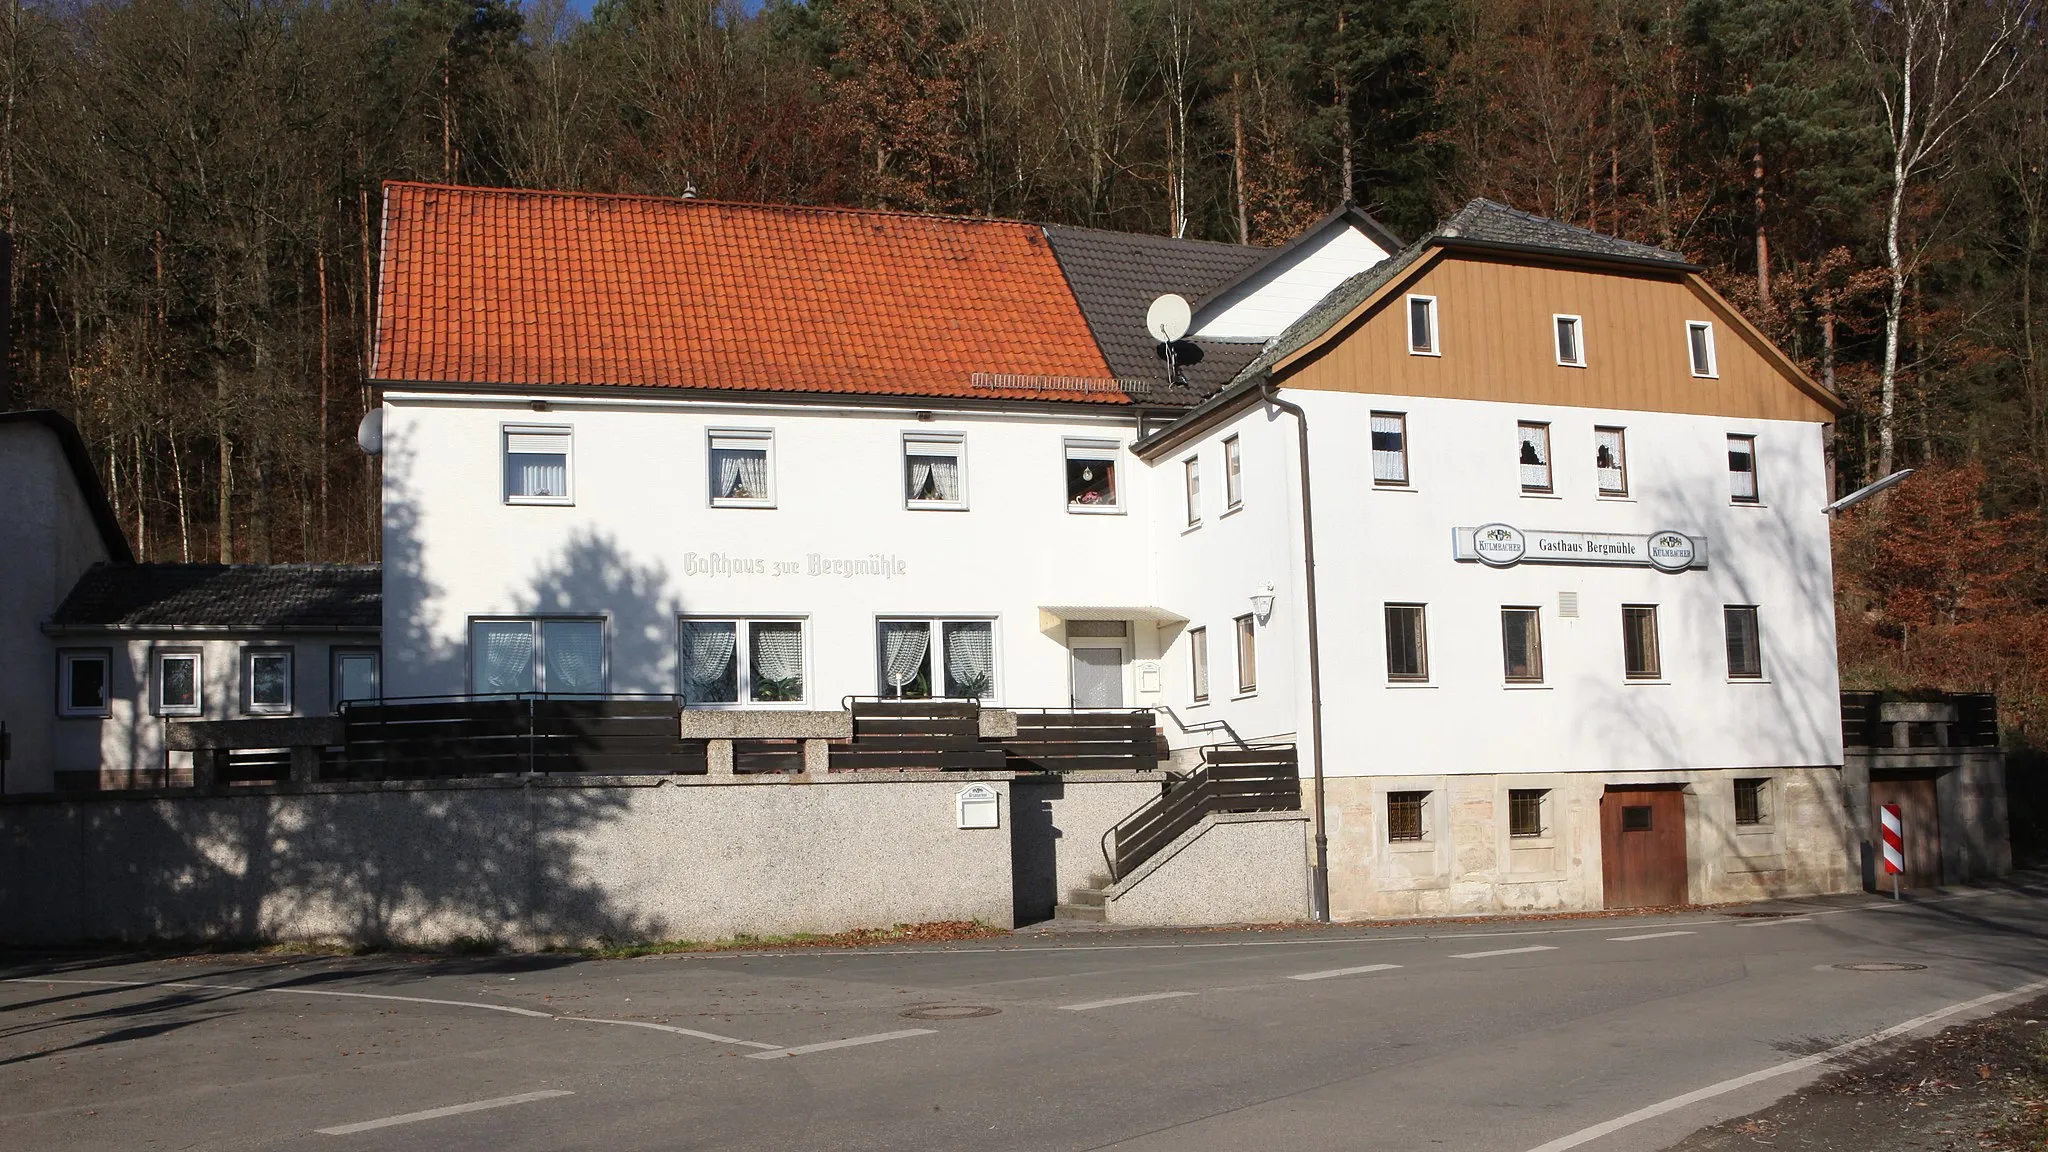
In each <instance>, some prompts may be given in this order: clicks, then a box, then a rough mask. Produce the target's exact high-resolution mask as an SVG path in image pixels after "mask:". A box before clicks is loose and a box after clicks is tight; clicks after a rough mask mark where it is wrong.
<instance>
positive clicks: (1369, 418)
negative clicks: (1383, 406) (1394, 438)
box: [1365, 412, 1414, 488]
mask: <svg viewBox="0 0 2048 1152" xmlns="http://www.w3.org/2000/svg"><path fill="white" fill-rule="evenodd" d="M1375 420H1395V421H1399V422H1400V425H1401V429H1400V436H1401V478H1400V479H1398V480H1383V479H1381V478H1380V470H1379V466H1378V458H1379V449H1378V448H1375V447H1373V443H1372V438H1373V436H1374V435H1376V434H1377V432H1378V429H1375V428H1374V427H1373V426H1372V425H1373V421H1375ZM1365 453H1366V462H1367V463H1368V464H1369V465H1371V466H1372V483H1373V487H1375V488H1406V487H1408V486H1409V482H1410V481H1411V480H1412V479H1414V476H1413V474H1412V473H1411V472H1410V471H1409V468H1408V414H1407V413H1406V412H1368V413H1366V417H1365Z"/></svg>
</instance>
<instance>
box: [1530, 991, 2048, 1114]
mask: <svg viewBox="0 0 2048 1152" xmlns="http://www.w3.org/2000/svg"><path fill="white" fill-rule="evenodd" d="M2043 988H2048V980H2036V981H2034V982H2033V983H2031V984H2022V985H2020V986H2019V987H2017V988H2008V989H2006V990H2005V991H2003V992H1991V993H1987V994H1985V995H1983V996H1979V997H1977V998H1976V999H1975V1000H1965V1001H1963V1002H1961V1003H1959V1004H1951V1005H1949V1006H1948V1007H1946V1008H1937V1009H1935V1010H1934V1011H1932V1012H1929V1013H1928V1014H1927V1015H1925V1016H1915V1017H1913V1018H1912V1019H1911V1020H1908V1021H1906V1022H1905V1023H1903V1024H1894V1025H1892V1026H1891V1027H1889V1028H1886V1029H1884V1030H1883V1031H1881V1032H1872V1033H1871V1034H1870V1035H1868V1036H1864V1037H1860V1038H1858V1039H1855V1040H1850V1041H1847V1042H1845V1043H1841V1044H1837V1045H1835V1046H1834V1047H1833V1048H1830V1049H1828V1050H1827V1051H1825V1052H1816V1053H1814V1054H1813V1055H1811V1056H1801V1057H1800V1058H1799V1059H1797V1060H1787V1061H1786V1062H1784V1063H1783V1064H1773V1065H1771V1066H1770V1067H1768V1068H1759V1069H1758V1070H1756V1071H1755V1072H1751V1073H1749V1074H1748V1075H1746V1076H1736V1077H1733V1078H1732V1079H1728V1080H1723V1081H1721V1082H1720V1083H1718V1084H1709V1085H1707V1086H1706V1087H1705V1088H1696V1089H1694V1090H1693V1091H1691V1092H1687V1093H1685V1094H1684V1095H1682V1096H1673V1097H1672V1098H1670V1099H1669V1100H1660V1101H1658V1102H1657V1103H1655V1104H1652V1105H1650V1106H1648V1107H1646V1108H1638V1109H1636V1110H1635V1111H1633V1112H1630V1113H1628V1114H1627V1115H1624V1116H1616V1117H1615V1118H1614V1119H1612V1120H1607V1121H1603V1122H1601V1123H1599V1124H1595V1125H1593V1126H1592V1127H1590V1128H1581V1129H1579V1130H1578V1131H1577V1132H1574V1133H1572V1134H1571V1135H1569V1136H1560V1137H1558V1138H1557V1139H1555V1140H1552V1141H1551V1142H1549V1143H1548V1144H1538V1145H1537V1146H1536V1147H1534V1148H1532V1149H1530V1150H1529V1152H1565V1149H1567V1148H1577V1147H1578V1146H1579V1145H1581V1144H1586V1143H1589V1142H1591V1141H1594V1140H1598V1139H1600V1138H1601V1137H1602V1136H1606V1135H1608V1134H1610V1133H1613V1132H1619V1131H1621V1130H1622V1129H1623V1128H1627V1127H1630V1126H1632V1125H1635V1124H1640V1123H1642V1122H1643V1121H1645V1120H1653V1119H1655V1118H1657V1117H1659V1116H1662V1115H1664V1114H1665V1113H1668V1112H1676V1111H1678V1110H1679V1109H1680V1108H1684V1107H1686V1106H1687V1105H1690V1104H1697V1103H1699V1102H1700V1101H1702V1100H1711V1099H1713V1098H1714V1097H1716V1096H1723V1095H1726V1094H1727V1093H1730V1092H1733V1091H1735V1090H1736V1089H1738V1088H1747V1087H1749V1086H1750V1085H1751V1084H1760V1083H1762V1082H1764V1081H1765V1080H1772V1079H1776V1078H1777V1077H1779V1076H1786V1075H1790V1074H1791V1073H1794V1072H1800V1071H1804V1070H1805V1069H1808V1068H1811V1067H1813V1066H1814V1065H1816V1064H1825V1063H1826V1062H1828V1061H1830V1060H1833V1059H1834V1058H1836V1057H1837V1056H1842V1055H1846V1054H1847V1053H1850V1052H1854V1051H1855V1050H1857V1049H1858V1048H1868V1047H1869V1046H1871V1045H1872V1044H1882V1043H1884V1042H1885V1041H1887V1040H1890V1039H1893V1038H1895V1037H1899V1036H1904V1035H1905V1034H1906V1033H1908V1032H1912V1031H1916V1030H1918V1029H1920V1028H1924V1027H1926V1026H1927V1025H1929V1024H1932V1023H1934V1022H1935V1021H1937V1020H1946V1019H1948V1018H1949V1017H1950V1016H1954V1015H1957V1014H1958V1013H1962V1012H1968V1011H1970V1010H1971V1009H1972V1008H1982V1007H1983V1006H1985V1005H1986V1004H1995V1003H1997V1002H1998V1001H2000V1000H2011V999H2014V998H2016V997H2020V996H2025V995H2027V994H2029V993H2032V992H2039V991H2040V990H2041V989H2043Z"/></svg>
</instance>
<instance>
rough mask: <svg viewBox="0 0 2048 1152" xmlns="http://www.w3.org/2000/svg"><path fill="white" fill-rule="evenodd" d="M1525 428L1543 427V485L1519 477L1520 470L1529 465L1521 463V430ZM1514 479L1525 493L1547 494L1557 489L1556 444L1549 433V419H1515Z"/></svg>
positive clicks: (1534, 494)
mask: <svg viewBox="0 0 2048 1152" xmlns="http://www.w3.org/2000/svg"><path fill="white" fill-rule="evenodd" d="M1527 428H1541V429H1543V486H1542V487H1541V488H1538V487H1535V486H1533V485H1531V484H1529V483H1528V482H1527V481H1525V480H1522V479H1521V475H1522V473H1521V470H1522V469H1523V468H1526V467H1529V465H1526V464H1524V463H1522V440H1523V437H1522V432H1523V430H1524V429H1527ZM1515 479H1516V482H1517V483H1518V484H1520V485H1521V489H1522V492H1523V494H1525V495H1529V496H1549V495H1552V494H1553V493H1555V492H1556V491H1557V444H1556V441H1555V440H1554V439H1553V438H1552V436H1551V435H1550V421H1548V420H1517V421H1515Z"/></svg>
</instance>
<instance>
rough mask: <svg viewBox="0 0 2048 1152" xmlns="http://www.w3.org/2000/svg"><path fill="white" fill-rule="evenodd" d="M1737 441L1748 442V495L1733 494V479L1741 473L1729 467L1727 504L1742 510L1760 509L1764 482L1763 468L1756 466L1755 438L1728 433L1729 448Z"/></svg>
mask: <svg viewBox="0 0 2048 1152" xmlns="http://www.w3.org/2000/svg"><path fill="white" fill-rule="evenodd" d="M1737 440H1746V441H1748V442H1749V495H1747V496H1737V495H1736V494H1735V482H1734V478H1735V477H1736V476H1739V475H1741V473H1739V472H1737V471H1736V470H1735V469H1734V468H1733V467H1730V468H1729V469H1728V477H1729V483H1728V503H1730V504H1734V505H1737V506H1740V507H1743V508H1757V507H1761V506H1762V505H1763V502H1764V480H1763V468H1762V467H1761V466H1760V465H1759V464H1758V461H1757V458H1756V441H1757V438H1756V436H1755V435H1754V434H1752V433H1744V432H1730V433H1728V439H1727V444H1728V446H1729V447H1733V446H1734V444H1735V442H1736V441H1737Z"/></svg>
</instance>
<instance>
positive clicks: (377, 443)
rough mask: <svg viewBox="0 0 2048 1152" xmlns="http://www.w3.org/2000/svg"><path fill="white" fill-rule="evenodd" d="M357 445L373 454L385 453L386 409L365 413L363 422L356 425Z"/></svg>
mask: <svg viewBox="0 0 2048 1152" xmlns="http://www.w3.org/2000/svg"><path fill="white" fill-rule="evenodd" d="M356 447H358V448H361V449H362V450H363V451H364V452H366V453H368V454H369V455H371V456H382V455H383V454H384V409H382V408H372V409H370V410H369V411H368V412H365V413H363V422H362V423H360V424H358V425H356Z"/></svg>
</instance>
